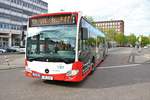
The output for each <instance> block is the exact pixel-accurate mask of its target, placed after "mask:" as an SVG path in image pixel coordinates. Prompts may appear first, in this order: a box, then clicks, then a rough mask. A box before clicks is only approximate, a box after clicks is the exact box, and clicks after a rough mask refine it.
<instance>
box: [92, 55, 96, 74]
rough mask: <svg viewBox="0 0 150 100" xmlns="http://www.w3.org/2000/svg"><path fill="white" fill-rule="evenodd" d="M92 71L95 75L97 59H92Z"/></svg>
mask: <svg viewBox="0 0 150 100" xmlns="http://www.w3.org/2000/svg"><path fill="white" fill-rule="evenodd" d="M91 63H92V71H91V73H92V74H93V73H94V71H95V70H96V67H95V66H94V65H95V57H93V58H92V62H91Z"/></svg>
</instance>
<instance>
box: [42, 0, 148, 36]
mask: <svg viewBox="0 0 150 100" xmlns="http://www.w3.org/2000/svg"><path fill="white" fill-rule="evenodd" d="M44 1H46V2H48V12H49V13H51V12H58V11H60V10H61V9H63V10H64V11H81V12H82V13H83V14H84V15H87V16H92V17H93V18H94V20H95V21H107V20H124V23H125V34H126V35H129V34H131V33H134V34H136V35H142V34H143V35H150V0H44Z"/></svg>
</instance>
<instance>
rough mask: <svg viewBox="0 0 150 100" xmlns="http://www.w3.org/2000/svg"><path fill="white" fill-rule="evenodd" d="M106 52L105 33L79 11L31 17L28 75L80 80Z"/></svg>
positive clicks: (27, 50) (27, 43) (28, 33)
mask: <svg viewBox="0 0 150 100" xmlns="http://www.w3.org/2000/svg"><path fill="white" fill-rule="evenodd" d="M106 54H107V43H106V40H105V35H104V33H102V32H101V31H99V30H98V29H96V28H95V27H94V26H93V25H92V24H91V23H90V22H88V21H87V20H86V18H84V17H83V16H82V14H81V13H80V12H59V13H50V14H40V15H35V16H32V17H30V18H29V25H28V32H27V38H26V59H25V75H26V76H27V77H32V78H40V79H43V80H60V81H69V82H80V81H82V80H83V79H84V78H85V77H86V76H88V75H89V74H90V73H92V72H94V71H95V69H96V66H97V65H98V64H99V63H100V62H101V61H102V60H104V58H105V56H106Z"/></svg>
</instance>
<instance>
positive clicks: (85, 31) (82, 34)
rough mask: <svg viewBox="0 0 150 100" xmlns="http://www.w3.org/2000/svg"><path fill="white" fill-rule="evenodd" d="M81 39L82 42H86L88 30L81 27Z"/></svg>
mask: <svg viewBox="0 0 150 100" xmlns="http://www.w3.org/2000/svg"><path fill="white" fill-rule="evenodd" d="M81 39H82V40H87V39H88V29H87V28H84V27H82V28H81Z"/></svg>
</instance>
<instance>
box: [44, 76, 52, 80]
mask: <svg viewBox="0 0 150 100" xmlns="http://www.w3.org/2000/svg"><path fill="white" fill-rule="evenodd" d="M41 78H42V79H43V80H53V77H52V76H42V77H41Z"/></svg>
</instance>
